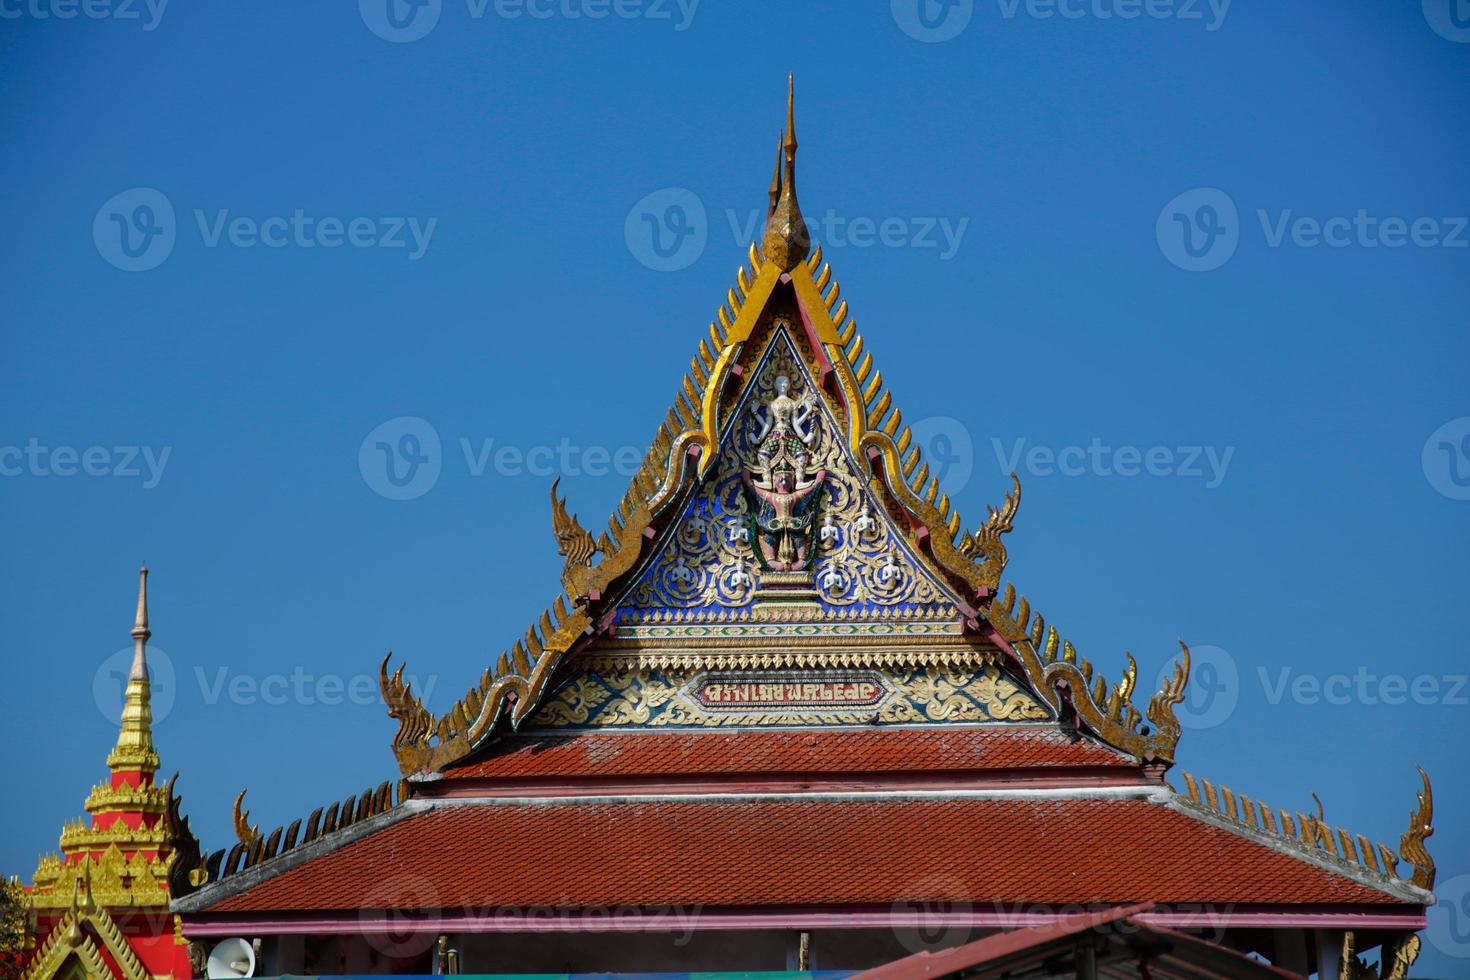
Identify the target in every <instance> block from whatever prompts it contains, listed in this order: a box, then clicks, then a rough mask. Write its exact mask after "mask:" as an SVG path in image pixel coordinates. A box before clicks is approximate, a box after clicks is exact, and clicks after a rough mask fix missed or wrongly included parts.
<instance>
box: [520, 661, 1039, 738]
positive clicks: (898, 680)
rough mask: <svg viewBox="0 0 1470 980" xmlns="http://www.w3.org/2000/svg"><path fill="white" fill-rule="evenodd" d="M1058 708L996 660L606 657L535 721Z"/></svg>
mask: <svg viewBox="0 0 1470 980" xmlns="http://www.w3.org/2000/svg"><path fill="white" fill-rule="evenodd" d="M1051 717H1052V714H1051V712H1050V711H1049V710H1048V709H1047V708H1046V707H1045V706H1044V705H1042V704H1041V703H1039V702H1038V701H1036V700H1035V699H1034V698H1033V697H1031V695H1030V694H1029V693H1027V692H1026V691H1025V690H1024V689H1023V688H1022V687H1020V686H1019V685H1018V684H1016V683H1015V682H1014V681H1013V680H1011V679H1010V678H1009V677H1007V676H1006V675H1005V674H1004V673H1003V672H1002V671H1001V670H1000V669H999V668H998V667H995V666H993V665H988V666H980V667H976V668H946V667H938V666H933V665H930V666H923V667H913V668H908V669H897V670H877V669H875V670H865V671H852V670H811V671H790V672H785V673H781V672H769V671H766V672H759V673H740V672H729V671H709V672H702V671H701V672H692V671H689V670H680V669H678V668H670V669H666V670H663V669H655V668H650V667H644V666H634V665H620V664H618V663H608V662H604V663H600V664H599V665H597V666H596V667H589V668H588V669H586V670H584V671H583V672H581V673H580V674H578V675H576V676H575V677H573V678H571V679H570V680H569V681H568V682H567V683H566V684H564V685H563V686H562V687H561V688H560V689H558V690H557V691H556V692H555V693H554V694H552V695H551V696H550V697H549V698H547V700H546V701H545V702H544V703H543V704H542V706H541V707H540V709H539V710H538V711H537V713H536V716H535V720H534V723H533V724H534V726H535V727H537V728H551V729H590V728H626V727H647V728H658V727H674V728H734V727H764V726H772V725H781V726H790V725H854V724H924V723H933V722H997V721H1041V720H1046V719H1049V718H1051Z"/></svg>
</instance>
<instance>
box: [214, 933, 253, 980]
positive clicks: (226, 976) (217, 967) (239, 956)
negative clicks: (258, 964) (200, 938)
mask: <svg viewBox="0 0 1470 980" xmlns="http://www.w3.org/2000/svg"><path fill="white" fill-rule="evenodd" d="M204 973H205V975H206V976H208V977H213V978H219V980H230V978H234V977H253V976H255V947H254V946H252V945H251V944H250V942H249V940H246V939H226V940H225V941H224V942H221V943H219V944H218V945H216V946H215V947H214V949H212V950H210V951H209V963H208V964H207V966H206V967H205V970H204Z"/></svg>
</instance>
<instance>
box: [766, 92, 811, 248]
mask: <svg viewBox="0 0 1470 980" xmlns="http://www.w3.org/2000/svg"><path fill="white" fill-rule="evenodd" d="M796 145H797V144H796V76H795V75H792V76H791V77H790V78H788V79H787V89H786V133H785V137H784V139H783V141H782V146H781V149H782V151H783V153H782V157H783V160H782V163H783V172H782V179H781V188H780V196H779V197H778V198H776V200H775V201H774V203H773V204H772V207H771V210H770V214H769V216H768V217H767V218H766V234H765V238H764V239H763V240H762V243H761V248H762V252H763V253H764V255H765V259H766V261H767V262H774V263H776V264H777V265H778V266H779V267H780V268H781V271H783V272H790V271H791V270H792V269H794V268H796V266H797V263H799V262H801V260H802V259H804V258H806V257H807V253H808V252H810V251H811V239H810V236H809V235H808V234H807V229H806V221H805V220H804V219H803V218H802V216H801V208H800V207H799V206H798V205H797V203H796ZM773 190H774V185H773Z"/></svg>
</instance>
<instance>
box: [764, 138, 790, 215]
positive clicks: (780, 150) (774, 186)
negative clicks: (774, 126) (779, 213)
mask: <svg viewBox="0 0 1470 980" xmlns="http://www.w3.org/2000/svg"><path fill="white" fill-rule="evenodd" d="M785 142H786V134H785V133H782V132H777V133H776V167H775V169H774V170H772V171H771V191H770V196H771V203H770V205H768V206H767V207H766V220H767V221H770V220H771V212H773V211H775V210H776V199H777V198H778V197H780V196H781V161H782V160H783V159H784V158H785V156H786V147H785V145H784V144H785Z"/></svg>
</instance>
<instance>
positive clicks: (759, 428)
mask: <svg viewBox="0 0 1470 980" xmlns="http://www.w3.org/2000/svg"><path fill="white" fill-rule="evenodd" d="M790 330H791V327H790V325H789V324H787V323H785V322H784V321H778V323H777V324H776V326H775V327H774V329H773V330H772V333H771V337H770V340H769V342H768V344H767V346H766V350H765V353H764V355H763V357H762V359H761V361H760V364H759V367H758V368H757V369H756V372H755V378H754V380H753V381H752V382H751V383H750V384H748V385H747V386H746V389H745V391H744V393H743V395H742V397H741V399H740V400H739V401H738V402H737V403H736V404H735V405H734V407H733V408H732V410H731V412H730V417H731V418H732V419H734V420H736V421H735V422H734V423H732V425H731V427H730V430H729V431H728V432H727V433H726V435H725V441H724V444H723V445H722V447H721V449H720V452H719V455H718V461H717V463H716V465H715V467H714V468H713V470H712V472H711V474H710V475H709V476H708V477H707V478H706V480H705V482H704V483H703V484H702V485H701V486H699V487H698V488H697V490H696V492H695V494H694V496H693V497H692V499H691V500H690V502H689V504H688V506H687V509H686V512H685V515H684V517H683V519H682V520H681V521H680V522H679V523H678V524H677V525H676V526H675V528H674V530H673V531H672V533H671V535H670V537H669V539H668V540H667V541H666V542H665V543H664V544H663V546H662V549H661V551H660V552H659V556H658V558H657V560H656V561H655V562H654V563H653V565H652V566H651V567H650V569H649V570H648V571H647V572H645V573H644V575H643V576H642V577H641V579H640V581H639V583H638V584H637V586H635V587H634V588H633V590H632V591H631V593H630V595H629V597H628V599H627V600H626V601H625V602H623V603H621V604H620V607H619V617H620V620H621V618H622V617H625V616H626V617H627V618H629V619H630V620H632V621H643V620H646V619H649V618H658V617H660V616H668V615H681V618H682V617H683V616H687V617H688V619H687V620H686V621H703V620H706V619H715V620H719V619H723V618H727V617H730V616H738V615H742V614H744V615H747V616H749V617H750V618H762V617H763V616H764V615H767V613H766V611H765V610H763V609H762V610H759V611H757V612H751V611H750V607H751V604H752V602H753V600H755V598H756V596H757V593H758V590H759V588H760V585H761V581H762V579H763V578H764V577H765V576H767V575H769V574H771V573H770V572H768V571H767V570H766V569H765V568H764V567H762V566H764V564H765V559H766V557H767V556H764V555H762V554H761V553H760V552H758V551H757V550H756V548H755V547H754V539H755V538H757V537H760V536H761V534H762V533H763V532H762V531H761V529H760V528H759V527H757V526H756V522H755V521H753V520H752V513H751V498H750V495H749V494H748V493H747V492H746V490H745V487H744V486H743V483H742V478H743V476H744V475H745V474H747V473H749V472H750V471H752V470H756V471H759V470H763V469H769V468H770V465H771V462H770V459H769V453H770V450H769V444H770V436H769V435H768V434H767V433H766V431H765V430H766V429H768V428H769V427H770V425H771V424H772V422H771V417H772V416H775V415H777V414H778V412H780V411H781V410H780V408H779V406H780V404H781V403H782V402H783V401H785V402H790V403H791V404H792V406H798V405H799V406H801V408H797V407H792V408H789V409H787V410H786V413H787V414H788V415H795V418H794V419H793V421H792V422H791V423H790V424H791V425H792V427H793V429H794V431H795V432H796V433H797V434H796V435H793V436H792V437H790V438H789V439H787V440H786V441H785V443H783V445H782V446H781V448H780V451H781V453H782V454H783V455H784V456H786V457H789V459H788V465H794V466H795V467H796V470H797V472H796V477H797V480H796V482H797V485H798V486H800V485H802V481H803V479H804V477H803V474H806V475H808V476H810V475H813V474H821V475H822V476H823V477H824V479H823V480H822V481H821V489H820V490H819V491H818V492H819V493H820V498H819V500H818V502H817V504H816V508H817V510H818V512H819V514H820V517H819V518H817V522H818V523H819V526H818V527H814V528H811V533H812V538H813V539H814V545H815V549H816V551H815V555H814V559H815V561H814V564H815V568H814V569H813V572H812V584H813V586H814V587H815V589H816V592H817V598H818V601H819V602H820V604H821V606H822V608H821V609H820V610H817V609H807V610H801V609H795V610H784V611H782V612H776V613H771V614H769V615H771V616H772V618H776V619H781V618H784V619H786V621H796V620H799V619H801V618H803V617H805V618H806V619H812V618H814V617H815V618H825V616H826V615H828V614H829V613H832V614H849V615H871V616H879V615H882V614H883V613H884V611H886V610H902V611H903V612H904V614H906V615H911V616H922V615H924V614H925V613H928V614H929V615H931V616H954V615H956V614H957V609H956V607H955V605H954V601H953V599H952V598H951V597H950V596H949V595H948V594H947V593H946V592H945V591H943V590H942V589H941V588H940V587H939V586H938V584H937V583H936V582H935V580H934V579H933V578H932V577H931V576H930V574H929V573H928V572H927V571H925V570H923V569H922V566H921V565H920V563H918V562H917V561H916V560H915V559H914V558H913V556H912V555H911V553H910V551H909V549H908V547H907V545H906V544H905V543H904V542H903V541H902V538H901V535H899V534H897V533H896V532H895V530H894V528H893V525H892V523H891V522H890V521H889V520H888V519H887V518H886V515H883V516H881V517H880V516H877V514H876V512H877V510H878V508H877V506H876V504H875V503H874V502H873V501H872V499H871V497H870V494H869V493H868V490H867V479H868V478H867V477H866V476H864V475H863V474H862V473H861V471H860V469H859V467H858V466H857V464H856V462H855V461H854V460H853V459H852V457H851V455H850V454H849V452H848V450H847V447H846V445H845V444H844V442H843V440H842V431H841V429H840V427H839V426H838V423H837V420H836V417H835V416H834V415H833V414H832V410H831V408H830V407H829V406H827V404H826V403H825V401H823V400H822V399H819V398H816V397H815V396H814V394H813V389H814V388H815V387H816V386H815V383H814V381H813V380H812V378H811V375H810V374H809V373H808V371H807V367H806V364H805V362H804V359H803V358H802V357H801V356H800V355H799V354H798V353H797V351H796V347H795V343H794V341H793V339H792V336H791V333H790ZM762 406H771V408H769V409H768V410H767V414H766V415H765V416H762V415H761V414H760V408H761V407H762ZM803 409H804V410H806V411H807V412H809V413H810V414H808V415H805V416H803V415H800V414H797V413H799V412H800V411H802V410H803ZM762 420H764V424H762ZM803 425H804V426H805V428H803ZM802 434H804V435H805V437H806V439H807V440H809V441H803V439H801V438H800V437H799V436H800V435H802ZM793 447H794V448H793ZM798 454H799V455H798ZM782 540H783V542H785V541H787V539H786V538H783V539H782Z"/></svg>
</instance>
